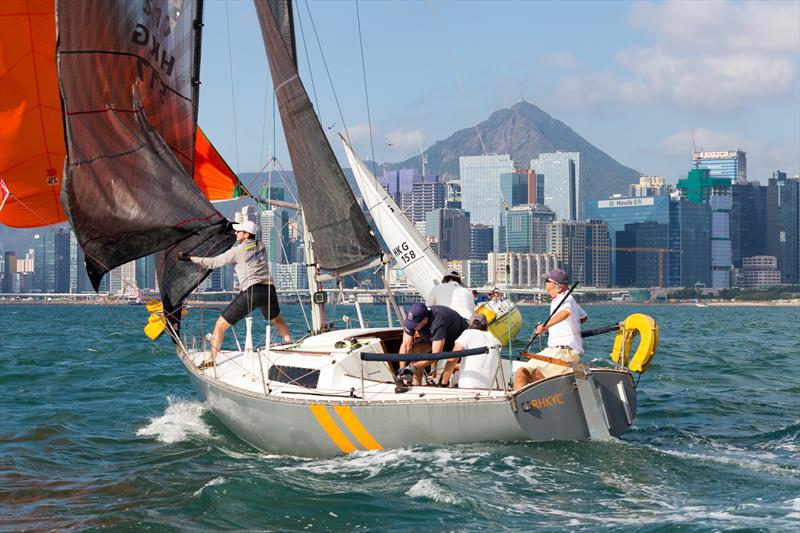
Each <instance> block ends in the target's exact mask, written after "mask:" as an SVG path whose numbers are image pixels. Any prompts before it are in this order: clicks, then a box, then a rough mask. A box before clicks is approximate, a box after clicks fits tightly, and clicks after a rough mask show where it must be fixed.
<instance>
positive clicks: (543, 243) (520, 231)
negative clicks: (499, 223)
mask: <svg viewBox="0 0 800 533" xmlns="http://www.w3.org/2000/svg"><path fill="white" fill-rule="evenodd" d="M555 217H556V215H555V213H553V211H552V210H551V209H550V208H549V207H546V206H544V205H530V204H524V205H518V206H515V207H513V208H511V212H510V213H509V214H508V227H507V231H508V251H509V252H530V253H545V252H546V251H547V232H548V229H547V227H548V225H549V224H550V223H551V222H553V220H555Z"/></svg>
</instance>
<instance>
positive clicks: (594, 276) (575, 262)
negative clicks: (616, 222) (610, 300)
mask: <svg viewBox="0 0 800 533" xmlns="http://www.w3.org/2000/svg"><path fill="white" fill-rule="evenodd" d="M610 249H611V247H610V241H609V237H608V223H606V221H604V220H556V221H554V222H553V223H552V224H550V226H549V232H548V236H547V252H548V253H551V254H554V255H555V256H556V257H557V258H558V261H559V263H560V264H561V268H563V269H564V270H565V271H566V272H567V274H568V275H569V277H570V281H571V282H578V283H580V284H582V285H585V286H592V287H608V286H609V285H610V283H611V256H610Z"/></svg>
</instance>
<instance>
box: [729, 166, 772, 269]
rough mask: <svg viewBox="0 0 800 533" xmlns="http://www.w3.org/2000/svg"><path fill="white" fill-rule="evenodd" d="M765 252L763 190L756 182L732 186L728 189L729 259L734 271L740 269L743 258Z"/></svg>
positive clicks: (765, 234)
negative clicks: (729, 191) (729, 199)
mask: <svg viewBox="0 0 800 533" xmlns="http://www.w3.org/2000/svg"><path fill="white" fill-rule="evenodd" d="M766 250H767V187H764V186H762V185H759V183H758V182H753V181H748V182H746V183H734V184H733V186H732V187H731V256H732V263H733V267H734V268H742V259H743V258H745V257H751V256H757V255H764V254H765V253H766Z"/></svg>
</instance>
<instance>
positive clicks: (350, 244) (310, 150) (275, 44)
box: [255, 0, 381, 274]
mask: <svg viewBox="0 0 800 533" xmlns="http://www.w3.org/2000/svg"><path fill="white" fill-rule="evenodd" d="M255 6H256V12H257V13H258V19H259V22H260V24H261V33H262V35H263V37H264V46H265V48H266V50H267V56H268V58H269V68H270V72H271V74H272V82H273V86H274V88H275V95H276V99H277V102H278V109H279V111H280V115H281V122H282V124H283V131H284V134H285V136H286V144H287V145H288V149H289V156H290V158H291V161H292V170H293V171H294V174H295V178H296V181H297V191H298V195H299V197H300V203H301V205H302V206H303V212H304V216H305V223H306V225H307V227H308V231H309V233H310V234H311V237H312V240H313V246H314V254H315V256H316V259H317V263H318V264H319V266H320V268H321V269H323V270H326V271H328V272H333V273H336V274H343V273H347V272H354V271H356V270H360V269H363V268H366V267H368V266H370V265H373V264H376V263H377V262H379V261H380V257H381V250H380V245H379V244H378V241H377V240H376V239H375V237H374V235H372V234H371V232H370V229H369V224H368V223H367V220H366V218H365V217H364V214H363V213H362V211H361V208H360V206H359V205H358V202H356V199H355V197H354V196H353V192H352V191H351V190H350V187H349V185H348V184H347V180H346V179H345V177H344V173H343V172H342V169H341V168H340V167H339V163H338V161H337V160H336V156H335V155H334V153H333V149H332V148H331V146H330V144H329V142H328V139H327V137H326V136H325V132H324V130H323V129H322V125H321V124H320V123H319V119H318V118H317V115H316V113H315V112H314V107H313V105H312V104H311V100H310V99H309V97H308V93H307V92H306V90H305V87H304V86H303V83H302V81H301V80H300V78H299V75H298V72H297V67H296V62H295V58H296V54H295V52H294V36H293V32H292V30H291V5H290V2H289V1H288V0H269V1H267V0H255ZM287 29H288V30H289V32H288V34H287Z"/></svg>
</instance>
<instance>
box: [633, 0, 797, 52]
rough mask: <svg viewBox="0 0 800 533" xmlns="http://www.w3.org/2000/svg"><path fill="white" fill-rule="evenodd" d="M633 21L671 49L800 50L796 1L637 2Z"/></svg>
mask: <svg viewBox="0 0 800 533" xmlns="http://www.w3.org/2000/svg"><path fill="white" fill-rule="evenodd" d="M629 21H630V23H631V24H632V25H633V26H634V27H637V28H642V29H644V30H647V31H649V32H651V33H652V34H653V35H655V36H656V37H657V39H658V40H659V42H661V43H664V44H665V45H667V46H668V47H669V48H670V49H673V50H682V51H684V52H689V53H695V54H701V55H702V54H706V53H711V52H715V51H716V52H720V51H727V52H757V51H762V52H794V53H796V52H797V51H798V49H800V3H798V2H797V1H791V0H790V1H786V0H779V1H764V0H759V1H757V2H754V1H750V2H735V3H734V2H725V1H719V0H704V1H702V2H686V1H676V0H672V1H668V2H661V3H654V2H644V1H640V2H634V3H633V5H632V7H631V11H630V14H629Z"/></svg>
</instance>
